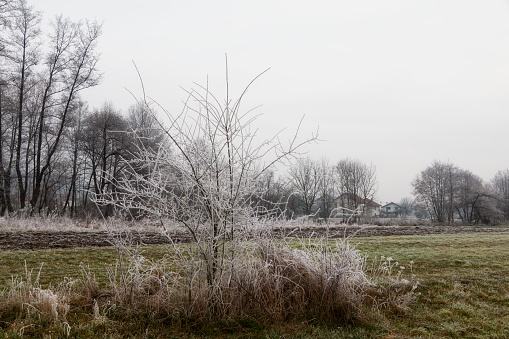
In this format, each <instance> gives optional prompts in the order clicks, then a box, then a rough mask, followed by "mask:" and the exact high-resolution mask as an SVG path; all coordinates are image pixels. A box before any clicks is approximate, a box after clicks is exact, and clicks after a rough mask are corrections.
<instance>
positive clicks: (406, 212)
mask: <svg viewBox="0 0 509 339" xmlns="http://www.w3.org/2000/svg"><path fill="white" fill-rule="evenodd" d="M399 206H401V216H403V217H408V216H410V215H412V213H413V210H414V199H412V198H409V197H405V198H402V199H401V200H400V201H399Z"/></svg>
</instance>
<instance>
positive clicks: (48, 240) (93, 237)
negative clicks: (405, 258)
mask: <svg viewBox="0 0 509 339" xmlns="http://www.w3.org/2000/svg"><path fill="white" fill-rule="evenodd" d="M273 232H274V235H275V236H277V237H282V236H283V235H287V236H290V237H303V238H304V237H305V238H308V237H316V236H321V235H325V234H326V232H327V229H326V228H325V227H321V226H317V227H305V228H304V227H302V228H278V229H274V230H273ZM474 232H509V228H485V227H469V226H440V227H436V226H435V227H433V226H362V227H359V226H335V227H332V228H330V229H329V236H330V237H331V238H343V237H348V236H355V237H370V236H391V235H426V234H453V233H474ZM126 236H127V237H129V238H130V239H131V241H132V243H135V244H146V245H149V244H165V243H169V240H168V238H167V237H166V236H164V235H163V234H161V233H158V232H136V233H135V232H130V233H128V234H127V235H126V234H123V235H121V234H119V233H107V232H90V231H87V232H23V233H16V232H0V250H35V249H47V248H71V247H91V246H111V245H112V241H113V240H114V238H115V237H123V238H125V237H126ZM171 239H172V240H173V241H175V242H189V241H191V239H190V237H189V236H188V235H186V234H183V233H175V234H172V235H171Z"/></svg>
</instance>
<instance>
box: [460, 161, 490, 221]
mask: <svg viewBox="0 0 509 339" xmlns="http://www.w3.org/2000/svg"><path fill="white" fill-rule="evenodd" d="M455 188H456V190H455V194H454V209H455V211H456V212H457V214H458V216H459V218H460V219H461V220H462V221H463V223H464V224H472V223H478V222H479V221H480V214H479V207H480V205H481V202H482V199H483V198H485V197H487V196H488V193H487V192H486V190H485V187H484V184H483V181H482V179H481V178H480V177H479V176H477V175H475V174H473V173H472V172H470V171H467V170H462V169H460V170H458V171H457V174H456V182H455Z"/></svg>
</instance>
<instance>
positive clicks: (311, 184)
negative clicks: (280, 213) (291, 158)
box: [289, 157, 320, 215]
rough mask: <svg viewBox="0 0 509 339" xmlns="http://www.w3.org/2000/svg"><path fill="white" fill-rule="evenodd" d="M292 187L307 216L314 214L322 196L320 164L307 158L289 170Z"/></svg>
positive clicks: (300, 160)
mask: <svg viewBox="0 0 509 339" xmlns="http://www.w3.org/2000/svg"><path fill="white" fill-rule="evenodd" d="M289 176H290V180H291V182H292V187H293V189H294V191H295V192H296V198H297V199H298V201H299V202H300V205H301V206H302V209H303V211H304V213H305V214H306V215H310V214H312V213H313V212H314V208H313V207H314V206H315V203H316V202H317V200H318V197H319V195H320V171H319V167H318V164H317V163H316V162H315V161H313V160H311V158H309V157H307V158H304V159H299V160H298V161H297V163H295V164H294V165H293V166H291V167H290V170H289Z"/></svg>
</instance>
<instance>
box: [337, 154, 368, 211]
mask: <svg viewBox="0 0 509 339" xmlns="http://www.w3.org/2000/svg"><path fill="white" fill-rule="evenodd" d="M335 169H336V175H337V185H338V186H337V187H338V192H339V193H340V194H341V195H342V196H343V197H345V198H344V199H342V200H343V204H346V206H342V207H345V208H348V209H351V210H356V209H357V208H358V207H359V205H360V204H363V202H364V201H366V199H369V200H374V199H375V196H376V193H377V178H376V167H375V166H374V165H373V164H370V165H367V164H364V163H363V162H361V161H359V160H352V159H344V160H341V161H340V162H338V164H337V165H336V167H335Z"/></svg>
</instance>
